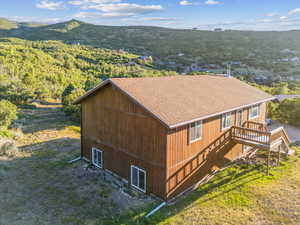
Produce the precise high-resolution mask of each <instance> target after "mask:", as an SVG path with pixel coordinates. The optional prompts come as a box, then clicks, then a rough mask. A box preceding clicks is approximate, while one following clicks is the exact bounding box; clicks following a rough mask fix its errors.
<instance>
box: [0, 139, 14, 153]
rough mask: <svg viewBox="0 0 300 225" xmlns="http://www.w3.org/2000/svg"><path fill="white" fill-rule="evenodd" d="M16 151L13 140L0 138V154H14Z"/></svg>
mask: <svg viewBox="0 0 300 225" xmlns="http://www.w3.org/2000/svg"><path fill="white" fill-rule="evenodd" d="M17 153H18V148H17V146H16V143H15V142H14V141H11V140H8V139H0V155H5V156H10V157H11V156H15V155H16V154H17Z"/></svg>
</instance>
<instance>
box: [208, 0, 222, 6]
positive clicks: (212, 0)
mask: <svg viewBox="0 0 300 225" xmlns="http://www.w3.org/2000/svg"><path fill="white" fill-rule="evenodd" d="M205 4H206V5H218V4H220V2H219V1H216V0H207V1H206V2H205Z"/></svg>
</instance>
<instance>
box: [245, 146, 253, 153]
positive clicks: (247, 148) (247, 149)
mask: <svg viewBox="0 0 300 225" xmlns="http://www.w3.org/2000/svg"><path fill="white" fill-rule="evenodd" d="M250 149H252V147H251V146H250V145H243V153H246V152H249V150H250Z"/></svg>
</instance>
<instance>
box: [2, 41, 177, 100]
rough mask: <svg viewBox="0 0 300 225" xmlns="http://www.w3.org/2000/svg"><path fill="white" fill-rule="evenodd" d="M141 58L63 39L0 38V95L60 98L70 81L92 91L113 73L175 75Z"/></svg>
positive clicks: (28, 97) (119, 75)
mask: <svg viewBox="0 0 300 225" xmlns="http://www.w3.org/2000/svg"><path fill="white" fill-rule="evenodd" d="M137 57H138V56H136V55H133V54H129V53H126V52H121V53H120V52H118V51H112V50H107V49H100V48H90V47H86V46H77V45H67V44H63V43H61V42H59V41H47V42H42V41H34V42H33V41H24V40H20V39H12V38H11V39H0V69H1V70H0V90H1V96H0V97H1V98H5V99H8V100H10V101H12V102H15V103H22V102H25V101H26V100H27V99H30V98H31V99H35V98H38V99H42V98H60V97H61V94H62V92H63V90H64V89H65V88H66V86H68V85H69V84H72V85H74V86H75V87H76V88H81V89H84V90H88V89H90V88H92V87H93V86H95V85H96V84H97V83H99V82H100V81H101V79H106V78H108V77H112V76H117V77H137V76H146V75H147V76H161V75H166V74H170V75H172V74H174V72H167V71H159V70H154V69H152V68H151V67H149V66H145V65H139V64H138V62H137V63H135V61H136V58H137ZM150 66H151V65H150Z"/></svg>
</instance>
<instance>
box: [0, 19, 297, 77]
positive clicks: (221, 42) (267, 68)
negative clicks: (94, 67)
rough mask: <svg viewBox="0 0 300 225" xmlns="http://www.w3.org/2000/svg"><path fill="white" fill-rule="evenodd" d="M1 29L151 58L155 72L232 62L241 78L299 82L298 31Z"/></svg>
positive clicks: (81, 26)
mask: <svg viewBox="0 0 300 225" xmlns="http://www.w3.org/2000/svg"><path fill="white" fill-rule="evenodd" d="M5 27H6V29H3V28H2V30H1V29H0V37H18V38H22V39H27V40H59V41H62V42H64V43H67V44H77V45H78V44H80V45H89V46H92V47H100V48H108V49H115V50H116V49H117V50H120V49H121V50H125V51H128V52H131V53H133V54H137V55H145V56H149V55H151V56H153V58H154V63H155V65H156V67H157V68H164V69H166V68H167V69H172V70H177V71H178V72H186V71H206V70H219V71H218V72H224V68H225V67H226V64H227V62H234V67H233V69H235V70H236V71H237V72H238V73H240V74H256V75H258V74H263V75H264V76H270V75H272V76H274V75H280V76H281V77H293V78H295V77H296V78H297V77H298V79H299V77H300V31H282V32H279V31H234V30H227V31H221V32H214V31H202V30H191V29H170V28H162V27H148V26H103V25H94V24H89V23H85V22H81V21H78V20H70V21H66V22H63V23H57V24H51V25H41V26H38V27H32V26H18V27H17V28H15V27H14V26H12V25H11V28H10V29H7V27H9V26H5ZM0 28H1V26H0ZM213 72H215V71H213Z"/></svg>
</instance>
